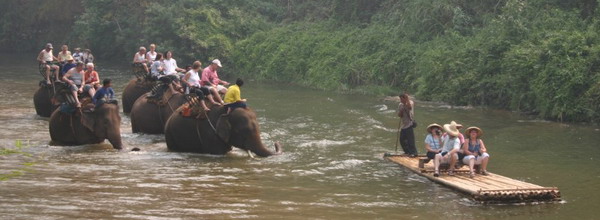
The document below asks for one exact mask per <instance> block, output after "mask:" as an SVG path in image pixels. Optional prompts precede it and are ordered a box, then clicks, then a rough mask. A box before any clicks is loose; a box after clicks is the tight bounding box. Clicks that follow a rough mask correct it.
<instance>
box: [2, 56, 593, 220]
mask: <svg viewBox="0 0 600 220" xmlns="http://www.w3.org/2000/svg"><path fill="white" fill-rule="evenodd" d="M30 57H35V56H34V55H33V56H29V55H28V56H27V57H24V58H23V59H16V60H15V58H14V57H7V56H3V57H2V58H3V59H0V67H2V70H3V71H2V72H1V73H0V74H1V76H2V78H3V80H2V81H1V82H0V83H1V85H0V103H1V104H0V123H1V124H0V127H1V128H2V129H1V130H0V147H2V148H14V145H15V141H16V140H17V139H21V140H25V141H24V143H27V141H28V143H29V144H28V145H27V146H25V147H24V148H23V151H25V152H28V153H30V155H31V156H23V155H15V154H11V155H0V158H1V159H0V172H2V173H3V174H4V173H7V172H10V171H12V170H15V169H20V168H22V167H23V166H24V165H23V164H24V163H33V166H31V167H30V168H31V169H30V170H29V171H27V172H24V173H23V174H22V175H20V176H16V177H13V178H11V179H9V180H5V181H0V204H1V205H0V215H2V216H3V218H8V219H13V218H15V219H40V218H50V219H54V218H57V219H63V218H125V219H162V218H165V219H178V218H186V219H198V218H259V219H281V218H286V219H307V218H309V219H340V218H351V219H365V218H373V217H375V218H382V219H405V218H419V219H425V218H428V219H440V218H458V219H481V218H486V219H503V218H507V217H521V218H528V219H529V218H544V219H563V218H567V217H570V218H576V219H581V218H584V219H589V218H594V217H595V215H594V214H595V211H594V207H595V204H596V203H597V202H599V199H598V198H600V195H599V193H598V192H597V190H596V189H595V187H596V185H597V183H598V180H599V178H600V173H599V171H600V169H599V168H597V165H596V164H597V162H596V161H597V160H598V158H597V156H596V155H600V150H599V149H598V148H597V147H596V146H595V145H597V144H598V143H600V135H599V134H600V131H599V130H598V127H590V126H580V125H568V124H560V123H554V122H547V121H539V120H535V119H532V118H527V117H523V116H520V115H517V114H513V113H510V112H505V111H497V110H486V109H480V108H448V107H447V106H443V105H440V104H436V103H424V102H417V107H416V117H417V120H418V121H419V128H418V129H417V130H416V136H417V140H418V147H419V148H420V149H419V150H421V151H423V149H422V144H421V142H422V140H423V139H424V137H425V131H424V129H425V126H426V125H427V124H429V123H433V122H436V123H440V124H441V123H445V122H446V123H447V122H448V121H450V120H457V121H458V122H460V123H462V124H464V125H465V126H472V125H476V126H479V127H481V128H483V129H484V132H485V136H484V140H485V141H486V146H488V148H489V151H490V153H491V155H492V159H491V165H490V170H492V172H495V173H499V174H503V175H506V176H509V177H513V178H516V179H519V180H524V181H529V182H532V183H535V184H539V185H543V186H557V187H559V188H560V189H561V192H562V195H563V198H564V199H565V201H566V202H565V203H564V204H541V205H491V206H485V205H480V204H477V203H475V202H472V201H471V200H469V199H468V198H467V197H465V196H464V195H462V194H459V193H457V192H454V191H452V190H449V189H447V188H445V187H442V186H440V185H437V184H434V183H432V182H430V181H428V180H427V179H425V178H422V177H420V176H418V175H415V174H413V173H412V172H410V171H408V170H406V169H403V168H402V167H399V166H397V165H395V164H392V163H389V162H386V161H384V160H383V159H382V158H381V156H382V153H383V152H389V151H393V150H394V138H395V137H396V129H397V125H398V124H397V123H398V119H397V118H396V117H395V114H394V110H395V108H396V106H397V104H396V103H394V102H383V101H378V100H376V99H374V98H372V97H368V96H359V95H339V94H333V93H327V92H320V91H315V90H310V89H304V88H298V87H294V86H289V85H265V84H257V83H256V82H252V81H248V82H247V83H246V85H245V86H244V88H243V96H244V97H245V98H248V99H249V104H250V106H251V107H252V108H254V109H255V110H256V112H257V114H258V120H259V122H260V125H261V131H262V133H261V137H263V139H264V142H265V144H266V145H269V146H273V141H280V142H281V143H282V144H283V145H284V152H285V153H284V154H283V155H281V156H277V157H272V158H256V159H251V158H248V157H247V154H246V153H245V152H242V151H240V150H234V151H233V152H231V153H230V154H228V155H226V156H209V155H198V154H188V153H173V152H168V151H167V150H166V145H165V143H164V138H163V137H162V136H161V135H144V134H132V133H131V124H130V121H129V118H128V117H127V116H125V115H122V119H123V121H122V125H121V130H122V132H123V134H122V136H123V143H124V144H125V145H126V146H128V147H130V148H131V147H140V148H141V149H142V151H140V152H127V153H119V152H116V151H114V150H112V149H111V147H110V145H108V144H100V145H86V146H75V147H60V146H49V145H48V142H49V140H50V137H49V134H48V121H47V119H44V118H39V117H37V116H35V110H34V109H33V102H32V96H33V93H34V92H35V89H36V88H37V81H38V80H40V79H41V77H40V76H39V74H37V72H36V71H37V69H36V68H37V65H35V62H34V61H30V60H28V58H30ZM31 60H33V58H32V59H31ZM97 66H98V70H99V72H100V74H101V78H103V77H110V78H112V79H113V80H114V85H115V86H114V87H115V90H116V92H117V95H118V97H119V99H120V93H121V92H122V88H123V87H124V85H125V83H126V82H127V80H128V79H129V78H130V75H129V74H127V66H126V65H123V66H119V65H115V66H109V65H108V63H102V62H101V63H99V64H98V65H97ZM222 74H225V73H222ZM234 77H235V76H231V78H234Z"/></svg>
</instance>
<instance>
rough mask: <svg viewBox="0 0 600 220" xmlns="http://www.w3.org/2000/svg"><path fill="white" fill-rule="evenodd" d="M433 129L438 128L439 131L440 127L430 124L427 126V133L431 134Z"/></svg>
mask: <svg viewBox="0 0 600 220" xmlns="http://www.w3.org/2000/svg"><path fill="white" fill-rule="evenodd" d="M434 127H438V128H439V129H440V130H442V126H441V125H438V124H436V123H433V124H430V125H429V126H427V133H431V129H433V128H434Z"/></svg>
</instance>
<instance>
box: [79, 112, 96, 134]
mask: <svg viewBox="0 0 600 220" xmlns="http://www.w3.org/2000/svg"><path fill="white" fill-rule="evenodd" d="M81 124H83V126H85V127H86V128H87V129H90V131H94V125H95V124H96V120H95V118H94V114H93V113H81Z"/></svg>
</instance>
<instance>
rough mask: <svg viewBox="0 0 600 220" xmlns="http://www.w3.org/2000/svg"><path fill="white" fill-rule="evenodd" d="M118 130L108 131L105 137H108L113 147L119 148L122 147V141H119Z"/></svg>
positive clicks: (119, 133) (119, 134)
mask: <svg viewBox="0 0 600 220" xmlns="http://www.w3.org/2000/svg"><path fill="white" fill-rule="evenodd" d="M119 130H120V129H119ZM119 130H116V131H109V132H108V134H107V137H106V139H108V142H110V144H111V145H112V146H113V148H115V149H118V150H121V149H123V143H122V142H121V132H120V131H119Z"/></svg>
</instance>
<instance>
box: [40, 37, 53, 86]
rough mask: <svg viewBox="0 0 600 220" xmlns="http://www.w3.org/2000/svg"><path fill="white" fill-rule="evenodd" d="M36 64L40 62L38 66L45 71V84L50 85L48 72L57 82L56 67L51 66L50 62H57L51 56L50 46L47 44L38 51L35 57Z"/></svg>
mask: <svg viewBox="0 0 600 220" xmlns="http://www.w3.org/2000/svg"><path fill="white" fill-rule="evenodd" d="M37 60H38V62H40V66H41V65H43V68H44V69H45V70H46V83H47V84H51V81H50V72H54V75H55V77H56V81H58V65H55V64H52V63H51V62H52V61H56V60H58V58H56V57H55V56H54V55H53V54H52V44H51V43H47V44H46V47H45V48H44V49H43V50H42V51H40V53H39V54H38V57H37Z"/></svg>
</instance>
